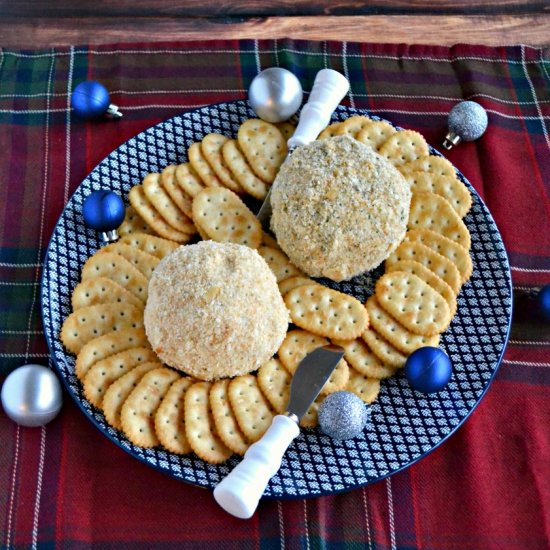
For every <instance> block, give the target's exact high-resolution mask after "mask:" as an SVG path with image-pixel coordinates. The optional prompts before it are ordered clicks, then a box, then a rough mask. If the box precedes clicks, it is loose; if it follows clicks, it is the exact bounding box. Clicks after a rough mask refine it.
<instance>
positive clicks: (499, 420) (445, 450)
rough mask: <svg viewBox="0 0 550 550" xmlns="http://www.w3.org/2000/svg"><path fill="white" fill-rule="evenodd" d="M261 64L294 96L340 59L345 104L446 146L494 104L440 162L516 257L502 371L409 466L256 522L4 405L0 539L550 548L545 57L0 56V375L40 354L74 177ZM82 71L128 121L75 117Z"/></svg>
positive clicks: (104, 544) (246, 79)
mask: <svg viewBox="0 0 550 550" xmlns="http://www.w3.org/2000/svg"><path fill="white" fill-rule="evenodd" d="M270 66H283V67H286V68H288V69H290V70H291V71H293V72H294V73H295V74H296V75H297V76H298V78H299V79H300V81H301V82H302V84H303V86H304V89H305V90H309V89H311V85H312V83H313V79H314V76H315V74H316V72H317V71H318V70H319V69H321V68H323V67H331V68H334V69H336V70H339V71H341V72H342V73H344V74H345V75H346V76H347V77H348V78H349V79H350V81H351V92H350V94H349V95H348V96H347V97H346V98H345V100H344V103H345V104H347V105H350V106H352V107H358V108H365V109H368V110H369V111H370V112H372V113H374V114H378V115H381V116H383V117H385V118H388V119H390V120H392V121H393V122H395V123H396V124H398V125H400V126H403V127H405V128H411V129H414V130H417V131H419V132H421V133H422V134H423V135H424V136H425V137H426V139H427V141H428V142H429V143H430V144H432V145H434V146H435V147H436V148H438V149H440V150H441V147H440V143H441V140H442V138H443V136H444V135H445V133H446V121H447V114H448V112H449V110H450V109H451V108H452V106H453V105H454V104H455V103H456V102H458V101H460V100H462V99H473V100H475V101H477V102H479V103H480V104H482V105H483V106H484V107H485V108H486V109H487V111H488V114H489V128H488V130H487V132H486V134H485V135H484V136H483V137H482V138H481V139H480V140H478V141H476V142H472V143H464V144H461V145H460V146H458V147H456V148H454V149H453V150H452V151H450V152H449V153H448V154H447V155H446V156H447V157H448V158H449V160H451V161H452V162H453V163H454V164H455V166H457V167H458V168H459V169H460V170H461V171H462V172H463V173H464V174H465V176H466V177H467V178H468V179H469V180H470V182H471V183H472V184H473V185H474V186H475V187H476V189H477V190H478V192H479V193H480V195H481V197H482V198H483V199H484V201H485V202H486V204H487V206H488V207H489V209H490V211H491V213H492V215H493V217H494V218H495V220H496V223H497V225H498V227H499V229H500V231H501V234H502V237H503V240H504V243H505V245H506V248H507V252H508V255H509V258H510V263H511V266H512V275H513V285H514V294H515V295H516V300H517V307H516V313H515V317H514V323H513V327H512V333H511V340H510V343H509V345H508V348H507V350H506V353H505V356H504V360H503V362H502V364H501V366H500V368H499V371H498V373H497V375H496V378H495V379H494V381H493V383H492V384H491V386H490V388H489V390H488V392H487V394H486V395H485V397H484V398H483V400H482V401H481V403H480V404H479V406H478V407H477V408H476V410H475V411H474V412H473V413H472V414H471V416H470V417H469V418H468V420H467V421H466V422H465V423H464V425H463V426H462V427H460V428H459V429H458V430H457V431H456V433H455V434H453V435H452V437H450V438H449V439H448V440H447V441H446V442H445V443H444V444H443V445H441V446H440V447H438V448H437V449H436V450H434V451H433V452H432V453H430V454H429V455H428V456H426V457H425V458H423V459H422V460H420V461H419V462H417V463H416V464H414V465H413V466H411V467H410V468H408V469H407V470H405V471H403V472H400V473H398V474H396V475H394V476H392V477H390V478H387V479H386V480H383V481H380V482H378V483H376V484H374V485H371V486H368V487H364V488H359V489H355V490H353V491H350V492H348V493H344V494H337V495H332V496H326V497H321V498H317V499H310V500H303V499H298V500H287V501H276V500H270V501H262V502H261V504H260V506H259V510H258V512H257V513H256V514H255V515H254V517H253V518H252V519H251V520H249V521H241V520H237V519H235V518H232V517H231V516H228V515H227V514H225V513H224V512H222V511H221V510H220V509H219V508H218V507H217V505H216V504H215V503H214V501H213V499H212V495H211V493H210V492H209V491H205V490H203V489H199V488H197V487H194V486H191V485H187V484H184V483H180V482H178V481H176V480H174V479H172V478H169V477H167V476H164V475H162V474H160V473H158V472H156V471H154V470H153V469H151V468H148V467H147V466H145V465H144V464H142V463H140V462H138V461H137V460H135V459H133V458H132V457H130V456H129V455H127V454H126V453H124V452H123V451H122V450H120V449H119V448H118V447H116V446H115V445H113V444H112V443H111V442H109V441H108V440H107V439H106V438H104V437H103V436H102V435H101V434H100V433H99V432H98V431H97V430H95V429H94V427H93V426H92V425H91V424H90V423H89V422H88V421H87V420H86V419H85V418H84V416H83V415H82V413H81V412H80V411H79V410H78V408H77V407H76V406H75V404H74V403H73V402H72V401H71V400H70V398H69V397H68V396H67V395H66V399H65V404H64V407H63V410H62V412H61V414H60V415H59V417H58V418H56V419H55V420H54V421H53V422H52V423H51V424H49V425H47V426H46V427H44V428H34V429H30V428H21V427H18V426H16V425H15V424H14V423H13V422H11V421H10V420H9V419H8V418H7V417H6V415H5V414H4V413H3V412H1V413H0V437H1V441H2V444H1V450H0V548H27V547H29V546H31V547H35V548H50V547H51V548H65V547H70V548H92V547H94V548H95V547H97V548H126V547H131V548H156V547H158V548H201V547H205V548H208V547H210V546H212V547H214V545H215V546H217V547H219V548H224V549H226V548H227V549H229V548H239V549H240V548H258V547H262V548H311V549H313V548H372V549H384V548H403V549H405V548H422V549H459V548H460V549H538V548H540V549H542V548H548V546H549V545H550V522H549V506H550V487H549V478H550V476H549V472H550V443H549V439H548V426H549V425H550V399H549V397H548V395H549V394H548V384H549V383H550V377H549V373H550V325H546V326H545V325H543V324H541V323H540V322H537V321H536V319H534V317H533V316H532V315H529V308H530V307H531V306H530V302H529V300H528V298H527V295H528V293H529V292H530V291H532V290H533V289H536V288H537V287H540V286H541V285H543V284H548V283H550V137H549V132H550V122H549V121H550V58H549V57H548V51H546V52H545V51H544V50H539V49H533V48H529V47H525V46H514V47H500V48H489V47H483V46H466V45H457V46H454V47H451V48H447V47H431V46H420V45H415V46H407V45H382V44H362V43H340V42H306V41H296V40H279V41H271V40H269V41H268V40H266V41H247V40H243V41H211V42H188V43H155V44H146V43H140V44H131V45H109V46H98V47H86V46H81V47H71V48H59V49H51V50H41V51H9V50H0V306H1V315H0V356H1V362H0V382H2V381H3V379H4V378H5V376H6V375H7V374H8V373H9V372H10V371H11V370H12V369H14V368H15V367H17V366H19V365H22V364H25V363H41V364H47V363H48V353H47V346H46V343H45V341H44V338H43V335H42V325H41V320H40V274H41V268H42V262H43V259H44V255H45V252H46V248H47V245H48V241H49V238H50V235H51V232H52V230H53V227H54V225H55V222H56V221H57V219H58V217H59V215H60V213H61V211H62V209H63V206H64V204H65V203H66V202H67V200H68V198H69V197H70V195H71V194H72V192H73V191H74V190H75V188H76V187H77V186H78V184H79V183H80V182H81V181H82V179H83V178H84V177H85V176H86V174H88V173H89V172H90V171H91V170H92V168H93V167H94V166H95V165H96V164H97V163H98V162H99V161H100V160H101V159H103V158H104V157H105V156H106V155H108V154H109V153H110V152H111V151H112V150H113V149H115V148H116V147H118V146H119V145H120V144H122V143H123V142H124V141H126V140H127V139H129V138H130V137H132V136H134V135H135V134H137V133H139V132H140V131H142V130H144V129H146V128H148V127H150V126H152V125H154V124H156V123H158V122H160V121H162V120H165V119H167V118H169V117H171V116H174V115H176V114H178V113H180V112H182V111H183V110H188V109H192V108H195V107H199V106H204V105H207V104H210V103H217V102H221V101H229V100H234V99H245V98H246V90H247V88H248V86H249V84H250V82H251V80H252V78H253V77H254V76H255V75H256V74H257V73H258V71H259V70H261V69H265V68H267V67H270ZM86 79H94V80H99V81H100V82H102V83H103V84H104V85H105V86H106V87H107V88H108V89H109V90H110V92H111V100H112V102H113V103H115V104H117V105H119V107H120V109H121V111H122V112H123V113H124V118H123V119H122V120H121V121H118V122H108V121H102V120H100V121H82V120H78V119H76V118H74V117H73V116H72V115H71V113H70V110H69V105H70V93H71V90H72V89H74V87H75V85H76V84H78V83H79V82H81V81H83V80H86Z"/></svg>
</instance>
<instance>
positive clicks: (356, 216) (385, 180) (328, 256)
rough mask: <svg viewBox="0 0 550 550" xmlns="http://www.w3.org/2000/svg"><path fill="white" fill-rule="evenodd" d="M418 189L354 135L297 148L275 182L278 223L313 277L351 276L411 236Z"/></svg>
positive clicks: (284, 241)
mask: <svg viewBox="0 0 550 550" xmlns="http://www.w3.org/2000/svg"><path fill="white" fill-rule="evenodd" d="M410 201H411V192H410V188H409V185H408V183H407V181H406V180H405V178H404V177H403V176H402V175H401V173H400V172H399V171H398V170H397V169H396V168H395V167H394V166H393V165H392V164H391V163H390V162H389V161H388V160H386V159H384V158H383V157H381V156H380V155H378V154H377V153H376V152H375V151H374V150H373V149H371V148H370V147H368V146H367V145H365V144H363V143H360V142H358V141H356V140H355V139H352V138H350V137H348V136H336V137H330V138H328V139H325V140H322V141H315V142H312V143H310V144H308V145H305V146H303V147H299V148H297V149H296V150H295V151H294V153H292V155H291V157H290V158H289V159H287V160H286V161H285V163H284V164H283V165H282V166H281V169H280V171H279V173H278V175H277V178H276V179H275V182H274V184H273V189H272V192H271V205H272V208H273V214H272V217H271V228H272V230H273V231H274V232H275V234H276V236H277V241H278V243H279V245H280V247H281V248H282V249H283V250H284V251H285V252H286V254H287V255H288V257H289V258H290V260H291V261H292V262H293V263H294V264H295V265H296V266H298V267H299V268H301V269H302V270H303V271H305V272H306V273H307V274H308V275H310V276H312V277H328V278H329V279H332V280H334V281H343V280H347V279H350V278H352V277H354V276H356V275H359V274H360V273H363V272H365V271H369V270H371V269H374V268H375V267H377V266H378V265H380V264H381V263H382V262H383V261H384V260H385V259H386V258H387V257H388V256H389V255H390V254H391V252H392V251H393V250H394V249H395V248H396V247H397V245H398V244H399V243H400V242H401V241H402V240H403V238H404V236H405V232H406V229H407V220H408V217H409V208H410Z"/></svg>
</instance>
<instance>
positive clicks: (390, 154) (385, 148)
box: [378, 130, 430, 166]
mask: <svg viewBox="0 0 550 550" xmlns="http://www.w3.org/2000/svg"><path fill="white" fill-rule="evenodd" d="M378 153H379V154H380V155H382V156H383V157H385V158H386V159H388V160H389V161H390V162H391V163H392V164H394V165H395V166H399V165H401V164H405V163H407V162H410V161H412V160H416V159H418V158H420V157H425V156H426V155H429V153H430V149H429V147H428V144H427V143H426V140H425V139H424V138H423V137H422V135H421V134H419V133H418V132H414V131H413V130H401V131H399V132H395V134H392V135H391V136H390V137H389V138H388V139H387V140H386V141H385V142H384V143H382V145H380V148H379V149H378Z"/></svg>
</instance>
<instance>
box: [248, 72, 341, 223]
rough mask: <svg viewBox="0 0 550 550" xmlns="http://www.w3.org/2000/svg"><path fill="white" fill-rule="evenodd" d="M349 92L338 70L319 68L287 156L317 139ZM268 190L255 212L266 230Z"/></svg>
mask: <svg viewBox="0 0 550 550" xmlns="http://www.w3.org/2000/svg"><path fill="white" fill-rule="evenodd" d="M348 91H349V81H348V79H347V78H346V77H345V76H344V75H343V74H341V73H339V72H338V71H334V70H333V69H322V70H321V71H319V72H318V73H317V75H316V77H315V81H314V82H313V88H312V90H311V93H310V94H309V99H308V101H307V103H306V104H305V105H304V106H303V107H302V110H301V111H300V119H299V121H298V126H297V128H296V131H295V132H294V134H293V135H292V137H291V138H290V139H289V140H288V141H287V146H288V154H287V157H286V158H287V159H288V158H289V156H290V155H291V154H292V152H293V151H294V149H296V147H299V146H300V145H306V144H307V143H310V142H312V141H314V140H315V139H316V138H317V136H318V135H319V133H320V132H321V130H323V129H324V128H325V127H326V126H327V125H328V123H329V122H330V117H331V116H332V113H333V112H334V110H335V109H336V107H337V106H338V105H339V104H340V102H341V101H342V99H343V98H344V96H345V95H346V94H347V93H348ZM285 160H286V159H285ZM271 189H273V186H271V188H270V189H269V191H268V193H267V196H266V197H265V199H264V202H263V204H262V206H261V208H260V211H259V212H258V219H259V220H260V223H261V224H262V227H263V228H264V230H265V231H270V227H269V222H270V220H271V213H272V210H271Z"/></svg>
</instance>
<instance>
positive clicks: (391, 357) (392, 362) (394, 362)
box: [361, 328, 407, 369]
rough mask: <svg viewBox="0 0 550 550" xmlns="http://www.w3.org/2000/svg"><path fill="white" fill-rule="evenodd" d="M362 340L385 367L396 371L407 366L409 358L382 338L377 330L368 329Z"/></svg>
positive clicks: (362, 335)
mask: <svg viewBox="0 0 550 550" xmlns="http://www.w3.org/2000/svg"><path fill="white" fill-rule="evenodd" d="M361 338H362V339H363V341H364V342H365V343H366V344H367V346H368V347H369V349H370V350H371V351H372V353H374V355H376V357H378V359H380V361H382V363H384V365H386V366H388V367H393V368H395V369H400V368H402V367H404V366H405V362H406V361H407V356H406V355H404V354H403V353H401V352H400V351H399V350H398V349H397V348H396V347H394V346H392V345H391V344H390V343H389V342H388V341H387V340H385V339H384V338H382V336H380V335H379V334H378V333H377V332H376V331H375V330H373V329H371V328H369V329H367V330H366V331H365V332H363V334H361Z"/></svg>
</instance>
